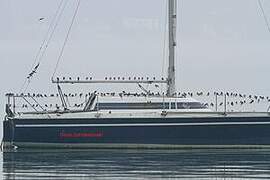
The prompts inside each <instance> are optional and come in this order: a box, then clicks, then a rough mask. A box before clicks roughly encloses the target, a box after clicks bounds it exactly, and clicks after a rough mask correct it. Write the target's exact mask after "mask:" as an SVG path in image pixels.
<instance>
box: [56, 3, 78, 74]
mask: <svg viewBox="0 0 270 180" xmlns="http://www.w3.org/2000/svg"><path fill="white" fill-rule="evenodd" d="M80 3H81V0H78V3H77V7H76V9H75V12H74V14H73V17H72V20H71V24H70V26H69V28H68V32H67V35H66V38H65V40H64V44H63V46H62V49H61V52H60V54H59V57H58V59H57V63H56V66H55V68H54V71H53V75H52V78H54V75H55V73H56V71H57V68H58V66H59V62H60V60H61V58H62V56H63V54H64V50H65V47H66V44H67V41H68V38H69V34H70V32H71V29H72V26H73V24H74V21H75V18H76V15H77V13H78V10H79V7H80Z"/></svg>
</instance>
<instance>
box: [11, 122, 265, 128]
mask: <svg viewBox="0 0 270 180" xmlns="http://www.w3.org/2000/svg"><path fill="white" fill-rule="evenodd" d="M263 124H270V122H212V123H209V122H208V123H137V124H136V123H129V124H16V127H18V128H22V127H29V128H32V127H33V128H34V127H40V128H43V127H44V128H45V127H130V126H219V125H263Z"/></svg>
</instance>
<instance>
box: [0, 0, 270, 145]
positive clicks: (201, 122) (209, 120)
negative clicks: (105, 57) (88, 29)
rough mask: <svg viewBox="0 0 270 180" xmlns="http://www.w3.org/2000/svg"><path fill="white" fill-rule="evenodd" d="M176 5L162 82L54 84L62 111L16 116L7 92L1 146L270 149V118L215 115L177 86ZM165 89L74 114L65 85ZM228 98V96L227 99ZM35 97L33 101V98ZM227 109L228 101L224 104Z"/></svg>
mask: <svg viewBox="0 0 270 180" xmlns="http://www.w3.org/2000/svg"><path fill="white" fill-rule="evenodd" d="M176 5H177V0H168V29H169V30H168V38H169V43H168V45H169V47H168V49H169V57H168V59H169V62H168V73H167V77H166V78H164V79H160V80H157V79H150V78H145V79H144V78H126V79H124V78H123V79H122V78H116V79H115V78H105V79H103V80H92V79H87V80H80V79H76V80H70V79H64V80H62V79H59V78H54V79H52V83H55V84H56V85H57V87H58V92H59V97H60V98H61V102H62V105H63V108H58V109H56V110H54V111H35V112H16V111H15V105H14V102H15V100H14V99H15V98H18V96H20V97H21V96H22V98H24V95H16V94H13V93H8V94H7V98H8V102H7V105H6V117H5V119H4V122H3V129H4V131H3V142H2V147H3V148H4V149H6V148H7V149H8V148H203V147H207V148H208V147H212V148H231V147H238V148H261V147H270V113H268V112H227V111H226V110H225V111H222V112H216V111H212V110H211V109H209V108H208V106H206V105H205V104H203V103H201V102H199V101H197V100H195V99H194V98H191V97H184V96H178V94H177V93H176V88H175V87H176V86H175V71H176V70H177V69H176V68H175V50H176V21H177V13H176V12H177V11H176ZM85 83H87V84H89V83H90V84H91V83H92V84H110V83H114V84H132V83H135V84H165V85H166V87H167V91H166V93H161V94H154V93H151V92H148V91H146V92H144V93H141V94H137V93H127V92H124V91H123V92H122V93H119V94H110V95H107V96H102V95H101V94H99V93H97V92H93V93H91V94H89V96H88V98H87V100H86V103H85V105H84V107H83V108H81V109H80V110H70V109H69V108H68V107H67V105H66V101H65V98H64V95H63V93H62V90H61V87H60V85H61V84H85ZM225 97H226V95H225ZM32 98H33V97H32ZM225 106H226V99H225Z"/></svg>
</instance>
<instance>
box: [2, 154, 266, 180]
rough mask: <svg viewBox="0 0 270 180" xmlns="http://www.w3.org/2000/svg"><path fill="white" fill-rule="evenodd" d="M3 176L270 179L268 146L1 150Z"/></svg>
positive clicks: (32, 177) (33, 177)
mask: <svg viewBox="0 0 270 180" xmlns="http://www.w3.org/2000/svg"><path fill="white" fill-rule="evenodd" d="M1 156H2V164H1V166H2V176H3V179H160V178H166V179H174V178H175V179H230V180H231V179H270V150H237V149H236V150H87V151H86V150H83V151H63V150H59V151H24V152H22V151H18V152H10V153H4V154H3V153H2V154H1Z"/></svg>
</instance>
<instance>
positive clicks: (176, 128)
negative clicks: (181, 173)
mask: <svg viewBox="0 0 270 180" xmlns="http://www.w3.org/2000/svg"><path fill="white" fill-rule="evenodd" d="M3 142H4V144H8V145H15V146H18V147H41V146H42V147H74V148H76V147H79V148H83V147H87V148H99V147H101V148H118V147H119V148H152V147H153V148H155V147H156V148H158V147H162V148H166V147H168V148H169V147H174V148H176V147H204V146H216V147H219V146H220V147H222V146H224V147H226V146H239V147H256V146H268V145H269V146H270V117H267V116H265V117H217V118H209V117H208V118H153V119H150V118H149V119H148V118H141V119H72V120H71V119H55V120H51V119H41V120H36V119H35V120H29V119H10V120H7V121H4V138H3Z"/></svg>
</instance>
